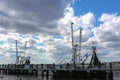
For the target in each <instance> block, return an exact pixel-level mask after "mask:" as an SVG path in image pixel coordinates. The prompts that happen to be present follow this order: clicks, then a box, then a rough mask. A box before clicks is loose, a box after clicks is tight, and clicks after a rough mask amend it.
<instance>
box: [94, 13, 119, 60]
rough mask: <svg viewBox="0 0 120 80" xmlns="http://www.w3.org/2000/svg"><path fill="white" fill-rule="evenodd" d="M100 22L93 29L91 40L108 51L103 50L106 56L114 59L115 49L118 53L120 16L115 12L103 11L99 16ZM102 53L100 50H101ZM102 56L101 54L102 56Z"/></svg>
mask: <svg viewBox="0 0 120 80" xmlns="http://www.w3.org/2000/svg"><path fill="white" fill-rule="evenodd" d="M99 20H100V21H102V23H101V24H100V25H99V26H98V27H95V28H94V29H93V32H94V37H93V40H95V41H96V42H97V45H98V46H100V47H102V48H103V50H104V49H108V50H109V51H107V52H105V55H106V56H107V57H110V59H111V58H112V57H113V56H114V57H113V58H114V59H112V60H113V61H116V59H115V57H116V56H117V55H116V51H117V53H120V51H119V50H118V49H120V44H119V43H120V35H119V34H120V28H119V27H120V16H118V15H117V14H107V13H104V14H102V16H101V17H100V18H99ZM101 53H102V52H101ZM102 57H103V56H102ZM117 59H118V58H117Z"/></svg>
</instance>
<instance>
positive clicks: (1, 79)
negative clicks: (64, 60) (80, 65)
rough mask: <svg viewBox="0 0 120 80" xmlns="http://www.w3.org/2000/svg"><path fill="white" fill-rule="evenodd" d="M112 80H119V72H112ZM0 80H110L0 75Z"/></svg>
mask: <svg viewBox="0 0 120 80" xmlns="http://www.w3.org/2000/svg"><path fill="white" fill-rule="evenodd" d="M113 73H114V74H113V78H114V79H113V80H120V71H116V72H113ZM0 80H110V79H96V78H94V79H93V78H92V79H90V78H89V79H86V78H85V79H80V78H79V79H77V78H56V79H53V78H52V77H49V78H46V77H41V76H15V75H2V74H0Z"/></svg>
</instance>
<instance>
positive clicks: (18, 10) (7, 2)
mask: <svg viewBox="0 0 120 80" xmlns="http://www.w3.org/2000/svg"><path fill="white" fill-rule="evenodd" d="M0 4H4V5H2V8H0V17H1V20H0V23H1V24H0V27H3V28H5V29H9V30H11V29H12V30H15V31H16V32H18V33H38V32H42V33H46V34H52V35H54V34H58V30H57V21H58V20H59V19H60V18H61V17H63V13H64V10H65V8H66V7H67V5H68V1H65V0H22V1H21V0H1V1H0ZM51 29H53V30H52V31H53V32H54V33H53V32H51V31H50V30H51Z"/></svg>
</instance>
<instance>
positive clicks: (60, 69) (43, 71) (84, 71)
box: [0, 64, 120, 79]
mask: <svg viewBox="0 0 120 80" xmlns="http://www.w3.org/2000/svg"><path fill="white" fill-rule="evenodd" d="M115 70H116V71H118V70H119V71H120V68H112V65H111V64H110V65H109V67H108V66H103V67H101V68H87V67H86V65H84V67H83V65H81V66H79V67H78V66H76V67H75V68H73V66H72V65H70V64H69V65H68V64H64V66H63V65H55V64H30V65H29V68H25V67H24V65H16V64H6V65H5V64H2V65H0V74H7V75H34V76H46V77H49V76H52V77H54V78H59V77H81V78H82V77H88V78H89V77H96V78H106V77H109V78H110V79H112V78H113V73H112V71H115Z"/></svg>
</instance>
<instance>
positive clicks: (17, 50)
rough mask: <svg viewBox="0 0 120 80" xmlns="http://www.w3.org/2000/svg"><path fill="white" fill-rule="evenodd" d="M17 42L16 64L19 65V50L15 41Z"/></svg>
mask: <svg viewBox="0 0 120 80" xmlns="http://www.w3.org/2000/svg"><path fill="white" fill-rule="evenodd" d="M15 42H16V64H18V62H19V61H18V48H17V40H15Z"/></svg>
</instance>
